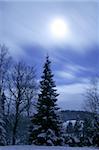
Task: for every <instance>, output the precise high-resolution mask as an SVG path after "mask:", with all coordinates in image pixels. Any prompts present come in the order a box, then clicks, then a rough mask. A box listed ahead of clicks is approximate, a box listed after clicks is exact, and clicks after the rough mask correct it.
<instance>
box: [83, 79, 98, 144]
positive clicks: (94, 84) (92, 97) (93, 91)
mask: <svg viewBox="0 0 99 150" xmlns="http://www.w3.org/2000/svg"><path fill="white" fill-rule="evenodd" d="M85 105H86V106H85V108H86V110H88V111H90V112H92V120H91V128H90V130H89V132H92V134H91V137H92V142H93V144H94V145H96V146H99V81H98V78H95V79H92V80H91V83H90V86H89V88H88V89H87V91H86V101H85Z"/></svg>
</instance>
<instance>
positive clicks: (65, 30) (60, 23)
mask: <svg viewBox="0 0 99 150" xmlns="http://www.w3.org/2000/svg"><path fill="white" fill-rule="evenodd" d="M50 31H51V35H52V36H53V37H54V38H55V39H65V38H66V37H68V36H69V27H68V23H67V22H66V21H65V20H64V19H61V18H55V19H53V20H52V21H51V23H50Z"/></svg>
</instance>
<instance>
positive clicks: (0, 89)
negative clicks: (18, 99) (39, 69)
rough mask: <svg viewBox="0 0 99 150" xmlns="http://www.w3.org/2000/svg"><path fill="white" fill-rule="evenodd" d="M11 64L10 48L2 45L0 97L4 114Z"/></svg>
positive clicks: (0, 51)
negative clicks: (5, 92)
mask: <svg viewBox="0 0 99 150" xmlns="http://www.w3.org/2000/svg"><path fill="white" fill-rule="evenodd" d="M10 64H11V57H10V55H9V52H8V48H7V47H6V46H5V45H0V95H1V99H0V100H1V101H2V102H1V104H2V108H3V113H4V111H5V110H4V108H5V107H4V106H5V100H6V99H5V98H4V95H5V94H4V91H5V90H6V86H7V84H6V83H7V80H6V78H7V75H8V71H9V68H10Z"/></svg>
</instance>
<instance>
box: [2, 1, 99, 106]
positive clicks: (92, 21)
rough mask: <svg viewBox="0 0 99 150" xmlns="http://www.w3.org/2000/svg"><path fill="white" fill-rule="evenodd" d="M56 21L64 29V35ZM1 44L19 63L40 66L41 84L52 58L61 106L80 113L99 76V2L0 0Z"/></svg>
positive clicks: (38, 67)
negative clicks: (85, 94)
mask: <svg viewBox="0 0 99 150" xmlns="http://www.w3.org/2000/svg"><path fill="white" fill-rule="evenodd" d="M55 20H61V23H62V22H63V23H64V25H65V29H64V26H61V27H60V28H61V30H60V32H61V33H63V34H62V35H57V32H59V31H57V32H56V29H55V27H56V28H57V24H56V26H54V22H55ZM62 25H63V24H62ZM52 27H53V28H54V29H53V30H54V31H55V33H54V31H53V30H52ZM0 43H5V44H6V45H7V46H8V47H9V51H10V53H11V55H12V56H13V57H14V58H15V59H16V60H19V59H23V60H25V61H26V62H27V63H28V64H34V65H36V68H37V69H36V70H37V78H38V80H39V79H40V75H41V73H42V66H43V63H44V61H45V57H46V54H47V53H48V54H49V56H50V59H51V61H52V70H53V72H54V75H55V76H54V79H55V81H56V85H57V89H58V92H59V93H60V96H59V100H58V103H59V106H60V107H61V108H62V109H81V108H82V104H83V99H84V98H83V96H82V94H83V92H84V89H85V88H86V86H87V84H88V80H89V79H90V78H92V77H94V76H96V75H98V74H99V2H98V0H86V1H85V0H84V1H81V0H78V1H77V0H72V1H71V0H70V1H67V0H64V1H56V0H54V1H50V2H49V1H48V0H47V1H44V0H43V1H41V0H39V1H32V0H31V1H26V0H25V1H24V0H21V1H14V2H12V1H9V2H8V1H0Z"/></svg>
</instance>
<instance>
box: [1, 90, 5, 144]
mask: <svg viewBox="0 0 99 150" xmlns="http://www.w3.org/2000/svg"><path fill="white" fill-rule="evenodd" d="M2 99H3V97H2V94H1V90H0V145H2V146H3V145H6V130H5V122H4V112H3V107H2Z"/></svg>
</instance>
